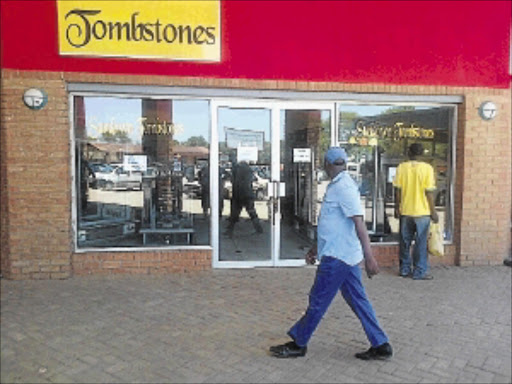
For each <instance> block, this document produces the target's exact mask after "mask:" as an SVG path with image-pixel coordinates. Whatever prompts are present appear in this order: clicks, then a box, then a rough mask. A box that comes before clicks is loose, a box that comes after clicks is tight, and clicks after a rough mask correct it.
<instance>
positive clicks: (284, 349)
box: [270, 341, 308, 359]
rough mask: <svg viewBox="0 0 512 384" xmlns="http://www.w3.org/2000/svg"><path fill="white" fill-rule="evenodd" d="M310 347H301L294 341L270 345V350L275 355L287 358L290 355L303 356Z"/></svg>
mask: <svg viewBox="0 0 512 384" xmlns="http://www.w3.org/2000/svg"><path fill="white" fill-rule="evenodd" d="M307 351H308V347H299V346H298V345H297V344H295V342H294V341H290V342H289V343H286V344H281V345H275V346H273V347H270V352H271V353H272V355H273V356H274V357H279V358H282V359H287V358H290V357H302V356H305V355H306V352H307Z"/></svg>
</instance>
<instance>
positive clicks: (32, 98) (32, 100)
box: [23, 88, 48, 110]
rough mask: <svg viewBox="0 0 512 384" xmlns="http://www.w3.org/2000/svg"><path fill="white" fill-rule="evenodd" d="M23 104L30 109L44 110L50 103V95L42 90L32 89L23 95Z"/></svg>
mask: <svg viewBox="0 0 512 384" xmlns="http://www.w3.org/2000/svg"><path fill="white" fill-rule="evenodd" d="M23 102H24V103H25V105H26V106H27V107H29V108H30V109H34V110H38V109H42V108H44V106H45V105H46V104H47V103H48V94H47V93H46V92H45V91H44V90H42V89H38V88H30V89H27V90H26V91H25V92H24V93H23Z"/></svg>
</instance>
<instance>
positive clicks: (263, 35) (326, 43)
mask: <svg viewBox="0 0 512 384" xmlns="http://www.w3.org/2000/svg"><path fill="white" fill-rule="evenodd" d="M0 6H1V12H0V15H1V16H0V32H1V43H2V44H1V48H2V51H1V54H2V56H1V65H2V67H4V68H10V69H24V70H30V69H34V70H48V71H83V72H101V73H123V74H156V75H170V76H194V77H216V78H245V79H281V80H311V81H332V82H376V83H392V84H426V85H437V84H439V85H456V86H457V85H458V86H488V87H497V88H507V87H509V86H510V80H511V76H510V72H509V57H510V56H509V55H510V53H509V52H510V31H511V14H512V1H505V0H504V1H286V0H285V1H232V0H223V2H222V30H223V32H222V34H223V38H222V61H221V62H220V63H190V62H169V61H162V62H158V61H149V60H127V59H97V58H78V57H61V56H59V54H58V43H57V11H56V3H55V1H53V0H43V1H14V0H2V1H1V2H0Z"/></svg>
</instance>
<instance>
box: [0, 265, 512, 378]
mask: <svg viewBox="0 0 512 384" xmlns="http://www.w3.org/2000/svg"><path fill="white" fill-rule="evenodd" d="M314 272H315V270H314V268H279V269H269V268H262V269H252V270H213V271H207V272H204V273H197V274H196V273H190V274H183V275H164V276H115V277H105V276H102V277H95V276H90V277H76V278H72V279H69V280H60V281H37V282H35V281H21V282H14V281H7V280H1V281H0V283H1V288H2V289H1V296H0V297H1V303H0V304H1V305H0V311H1V312H0V318H1V319H2V320H1V321H2V327H0V337H1V348H0V353H1V355H0V360H1V361H0V363H1V364H0V367H1V368H0V373H1V377H0V382H1V383H11V382H13V383H27V382H36V383H47V382H56V383H89V382H90V383H153V382H154V383H167V382H169V383H171V382H179V383H195V382H198V383H216V382H223V383H231V382H233V383H238V382H240V383H253V382H254V383H260V382H261V383H269V382H276V383H279V382H316V383H323V382H326V383H330V382H336V383H341V382H343V383H359V382H364V383H382V382H389V383H411V382H415V383H420V382H428V383H438V382H439V383H443V382H467V383H479V382H496V383H507V382H508V383H510V382H511V381H512V378H511V371H512V367H511V365H512V364H511V363H510V361H511V360H512V351H511V350H512V347H511V345H510V338H511V328H512V327H511V317H512V314H511V312H512V310H511V306H510V302H511V269H510V268H508V267H473V268H460V267H443V268H434V271H433V272H434V274H435V276H436V278H435V280H433V281H432V282H421V284H420V283H418V282H414V281H412V280H407V281H406V280H404V279H398V278H397V277H396V273H395V271H392V270H383V271H382V273H381V274H380V275H379V276H377V277H376V278H374V279H372V280H371V281H370V280H368V279H366V278H365V281H364V282H365V284H366V287H367V292H368V294H369V296H370V300H371V301H372V303H373V304H374V306H375V309H376V312H377V316H378V318H379V321H380V322H381V324H382V326H383V328H384V329H385V330H386V331H387V333H388V335H389V336H390V339H391V343H392V345H393V348H394V352H395V354H394V357H393V358H392V359H391V360H390V361H386V362H381V361H373V362H363V361H360V360H358V359H356V358H355V357H354V354H355V353H356V352H360V351H364V350H366V349H367V348H368V346H369V345H368V341H367V340H366V337H365V335H364V332H363V330H362V328H361V325H360V323H359V321H358V320H357V318H356V317H355V316H354V315H353V314H352V312H351V311H350V309H349V308H348V306H347V305H346V304H345V303H344V302H343V300H342V299H341V297H340V296H338V298H336V299H335V300H334V302H333V304H332V306H331V307H330V309H329V311H328V312H327V313H326V315H325V317H324V319H323V321H322V323H321V324H320V326H319V327H318V329H317V331H316V332H315V335H314V336H313V338H312V340H311V343H310V345H309V350H308V354H307V356H306V357H305V358H299V359H292V360H287V359H285V360H282V359H275V358H273V357H271V356H269V355H268V348H269V347H270V346H271V345H274V344H278V343H282V342H285V341H287V340H288V337H287V336H286V332H287V330H288V329H289V327H290V326H291V325H292V324H293V322H294V321H296V320H297V319H298V318H299V317H300V316H301V314H302V313H303V311H304V310H305V308H306V305H307V301H308V292H309V288H310V286H311V283H312V281H313V278H314ZM425 283H426V284H425ZM41 368H43V371H40V369H41Z"/></svg>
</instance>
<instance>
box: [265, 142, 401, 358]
mask: <svg viewBox="0 0 512 384" xmlns="http://www.w3.org/2000/svg"><path fill="white" fill-rule="evenodd" d="M347 160H348V157H347V154H346V152H345V150H344V149H343V148H340V147H331V148H329V149H328V150H327V152H326V154H325V159H324V167H325V171H326V173H327V175H328V176H329V178H330V179H331V182H330V183H329V185H328V186H327V190H326V192H325V196H324V201H323V203H322V207H321V210H320V217H319V221H318V229H317V230H318V236H317V238H318V242H317V245H316V246H314V247H313V248H311V249H310V250H309V251H308V253H307V254H306V262H307V263H308V264H314V263H315V262H316V259H317V258H318V260H319V261H320V264H319V266H318V269H317V272H316V276H315V281H314V283H313V286H312V288H311V291H310V293H309V306H308V308H307V310H306V313H305V314H304V316H302V318H301V319H300V320H299V321H297V323H295V325H293V326H292V328H291V329H290V330H289V331H288V335H289V336H290V337H291V338H292V341H290V342H288V343H286V344H282V345H276V346H273V347H270V352H271V353H272V355H273V356H275V357H279V358H290V357H299V356H304V355H305V354H306V352H307V345H308V342H309V340H310V338H311V336H312V335H313V332H314V331H315V329H316V328H317V326H318V324H319V323H320V321H321V319H322V317H323V315H324V314H325V312H326V311H327V309H328V308H329V305H330V304H331V302H332V300H333V299H334V297H335V296H336V293H337V292H338V290H339V291H340V292H341V294H342V295H343V298H344V299H345V301H346V303H347V304H348V305H349V306H350V308H351V309H352V311H354V313H355V314H356V315H357V317H358V318H359V320H360V321H361V325H362V327H363V329H364V331H365V333H366V336H367V338H368V340H369V342H370V344H371V347H370V349H368V350H367V351H366V352H361V353H357V354H356V355H355V356H356V357H357V358H359V359H363V360H374V359H388V358H390V357H391V356H392V355H393V350H392V348H391V345H390V344H389V339H388V337H387V336H386V334H385V333H384V331H383V330H382V328H381V327H380V325H379V322H378V320H377V317H376V315H375V312H374V310H373V307H372V305H371V303H370V301H369V300H368V297H367V296H366V292H365V289H364V287H363V284H362V279H361V268H360V267H359V263H360V262H361V261H362V260H363V257H364V261H365V268H366V274H367V275H368V277H370V278H371V277H372V276H374V275H376V274H377V273H379V266H378V264H377V261H376V260H375V259H374V258H373V255H372V250H371V247H370V239H369V237H368V232H367V231H366V224H365V222H364V220H363V210H362V206H361V202H360V197H359V190H358V187H357V185H356V183H355V182H354V180H353V179H352V177H351V176H350V175H349V174H348V173H347V172H345V170H346V164H347Z"/></svg>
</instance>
